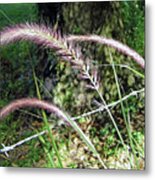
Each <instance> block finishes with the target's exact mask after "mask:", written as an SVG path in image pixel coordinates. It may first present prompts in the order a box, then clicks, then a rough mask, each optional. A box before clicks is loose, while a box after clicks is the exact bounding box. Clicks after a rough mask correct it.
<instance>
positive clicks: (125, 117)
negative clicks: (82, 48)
mask: <svg viewBox="0 0 155 180" xmlns="http://www.w3.org/2000/svg"><path fill="white" fill-rule="evenodd" d="M109 55H110V60H111V64H112V69H113V72H114V77H115V82H116V86H117V92H118V96H119V99H122V94H121V90H120V86H119V82H118V76H117V73H116V69H115V64H114V60H113V57H112V55H111V53H110V51H109ZM120 105H121V111H122V114H123V119H124V121H125V125H126V129H127V133H128V137H129V141H130V146H131V149H132V151H133V153H134V157H135V159H136V164H137V157H136V153H135V148H134V145H133V141H132V134H131V130H130V119H129V118H127V115H126V113H125V107H124V104H123V102H122V101H121V102H120ZM127 119H128V120H127ZM130 163H131V158H130ZM131 164H132V163H131Z"/></svg>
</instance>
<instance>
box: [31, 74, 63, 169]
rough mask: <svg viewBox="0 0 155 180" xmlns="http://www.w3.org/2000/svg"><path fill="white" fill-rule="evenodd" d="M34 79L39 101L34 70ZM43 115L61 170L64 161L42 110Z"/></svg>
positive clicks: (39, 96)
mask: <svg viewBox="0 0 155 180" xmlns="http://www.w3.org/2000/svg"><path fill="white" fill-rule="evenodd" d="M33 77H34V81H35V86H36V91H37V96H38V98H39V99H41V95H40V91H39V86H38V82H37V79H36V75H35V71H34V70H33ZM42 115H43V120H44V123H45V127H46V129H47V130H48V133H49V136H50V139H51V142H52V146H53V148H54V150H55V153H56V156H57V158H58V164H59V167H60V168H63V165H62V161H61V158H60V155H59V152H58V148H57V145H56V142H55V139H54V137H53V134H52V130H51V129H50V125H49V124H48V120H47V117H46V113H45V111H43V110H42Z"/></svg>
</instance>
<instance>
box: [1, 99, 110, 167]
mask: <svg viewBox="0 0 155 180" xmlns="http://www.w3.org/2000/svg"><path fill="white" fill-rule="evenodd" d="M25 107H33V108H34V107H36V108H41V109H45V110H48V111H49V112H51V113H54V114H55V115H57V116H58V117H59V118H62V119H63V120H64V121H67V122H68V123H69V124H70V125H71V126H72V127H73V128H74V130H75V131H76V132H77V133H78V135H79V136H80V137H81V139H82V140H83V141H84V142H85V143H86V144H87V146H88V147H89V149H90V150H91V151H92V152H93V153H94V155H95V156H96V157H97V159H98V160H99V162H100V163H101V165H102V166H103V167H104V168H105V169H107V167H106V165H105V164H104V162H103V161H102V159H101V157H100V155H99V153H98V152H97V150H96V149H95V147H94V145H93V144H92V142H91V141H90V140H89V138H88V137H87V136H86V135H85V134H84V132H83V131H82V130H81V128H80V127H79V126H78V125H77V123H76V122H75V121H73V120H71V118H70V117H69V116H68V115H66V114H65V113H63V112H62V111H61V110H60V109H59V108H58V107H56V106H54V105H53V104H51V103H47V102H45V101H43V100H39V99H34V98H23V99H19V100H15V101H13V102H11V103H10V104H9V105H7V106H5V107H3V108H2V109H1V110H0V119H2V118H4V117H6V116H7V115H9V114H10V113H11V112H13V111H15V110H17V109H19V108H25ZM46 120H47V119H46ZM47 130H48V132H49V133H50V126H49V125H48V129H47ZM51 138H53V137H51Z"/></svg>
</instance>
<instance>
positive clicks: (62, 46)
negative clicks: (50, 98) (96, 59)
mask: <svg viewBox="0 0 155 180" xmlns="http://www.w3.org/2000/svg"><path fill="white" fill-rule="evenodd" d="M0 33H1V39H0V45H1V46H4V45H7V44H9V43H13V42H16V41H19V40H27V41H32V42H34V43H36V44H38V45H41V46H42V47H45V48H50V49H51V50H53V51H54V52H55V54H56V55H57V56H59V57H61V59H62V60H63V61H66V62H69V63H70V64H71V66H72V67H73V69H76V70H78V72H79V77H80V78H81V79H82V80H86V87H87V88H89V89H92V90H94V91H95V92H96V93H97V94H98V97H99V98H100V101H101V105H102V106H103V107H104V108H105V110H106V111H107V113H108V115H109V117H110V119H111V121H112V123H113V126H114V128H115V130H116V132H117V135H118V137H119V140H120V141H119V143H120V142H121V144H122V145H123V147H124V148H125V149H126V151H128V149H127V144H126V143H125V141H124V139H123V137H122V134H121V132H120V130H119V128H118V125H117V123H116V121H115V118H114V116H113V114H112V113H111V111H110V109H109V107H108V105H107V103H106V101H105V99H104V97H103V95H102V93H101V91H100V81H99V75H98V70H97V68H95V67H92V66H91V59H85V58H84V57H83V56H82V53H81V50H80V47H79V46H74V41H84V42H85V41H89V42H90V41H93V42H97V43H100V44H104V45H107V46H111V47H113V48H115V49H116V50H118V51H119V52H122V53H123V54H125V55H128V56H130V57H131V58H132V59H133V60H134V61H135V62H136V63H138V64H139V65H140V66H141V67H142V68H144V67H145V61H144V59H143V58H142V57H141V56H140V55H139V54H138V53H137V52H135V51H134V50H132V49H131V48H129V47H128V46H126V45H124V44H122V43H120V42H118V41H116V40H113V39H108V38H105V37H100V36H96V35H89V36H85V35H83V36H74V35H70V36H63V37H62V36H61V35H60V33H59V32H58V31H53V30H51V29H50V28H49V27H46V26H44V25H37V24H28V23H27V24H19V25H15V26H13V27H8V28H6V29H4V30H2V31H1V32H0ZM113 71H114V76H115V81H116V85H117V90H118V95H119V98H120V100H121V99H122V95H121V92H120V87H119V84H118V78H117V74H116V71H115V67H114V66H113ZM35 83H36V81H35ZM36 88H37V95H38V98H39V99H36V98H33V99H31V98H24V99H19V100H15V101H13V102H11V103H10V104H9V105H7V106H6V107H4V108H2V109H1V111H0V118H4V117H5V116H7V115H8V114H10V113H11V112H13V111H15V110H16V109H19V108H25V107H33V108H41V109H43V110H48V111H49V112H51V113H54V114H56V115H57V116H58V117H59V118H62V119H63V120H64V121H65V122H67V123H68V124H69V125H70V126H71V127H72V128H73V129H74V130H75V131H76V132H77V133H78V135H79V136H80V137H81V138H82V139H83V141H84V142H85V143H86V144H87V146H88V148H89V149H90V150H91V151H92V152H93V153H94V155H95V156H96V157H97V159H98V160H99V162H100V163H101V165H102V166H103V167H104V168H105V169H107V166H106V165H105V163H104V162H103V160H102V159H101V157H100V155H99V153H98V152H97V150H96V148H95V147H94V145H93V144H92V142H91V141H90V139H89V138H88V137H87V136H86V135H85V133H84V132H83V131H82V129H81V128H80V127H79V126H78V124H77V123H76V122H75V121H73V120H72V119H71V117H70V116H69V115H68V114H66V113H64V112H63V111H62V110H60V109H59V108H58V107H56V106H55V105H53V104H52V103H48V102H45V101H43V100H41V97H40V93H39V90H38V85H37V84H36ZM121 109H122V113H123V117H124V120H125V123H126V128H127V131H128V135H129V139H130V145H131V146H133V145H132V143H133V142H132V137H131V132H130V129H129V127H128V124H127V120H126V115H125V113H124V106H123V104H122V103H121ZM43 117H44V119H45V120H44V122H45V124H46V127H47V129H48V132H49V134H50V138H51V140H52V144H53V146H54V149H55V151H56V154H57V157H58V160H59V165H60V167H62V163H61V159H60V155H59V154H58V151H57V147H56V144H55V141H54V138H53V135H52V133H51V132H50V126H49V125H48V123H47V122H48V121H47V118H46V115H45V114H44V112H43ZM42 142H44V141H43V139H42ZM132 150H133V151H135V150H134V148H132ZM45 151H46V149H45ZM49 157H50V156H49ZM51 163H52V159H51Z"/></svg>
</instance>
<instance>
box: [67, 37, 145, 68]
mask: <svg viewBox="0 0 155 180" xmlns="http://www.w3.org/2000/svg"><path fill="white" fill-rule="evenodd" d="M67 41H69V42H70V41H79V42H86V41H88V42H95V43H99V44H103V45H107V46H110V47H113V48H115V49H116V50H118V51H119V52H121V53H123V54H125V55H127V56H129V57H131V58H132V59H133V60H134V61H135V62H137V64H139V65H140V66H141V67H142V68H143V69H144V68H145V61H144V59H143V57H141V56H140V55H139V54H138V53H137V52H136V51H134V50H133V49H131V48H129V47H128V46H127V45H124V44H122V43H121V42H119V41H116V40H114V39H108V38H105V37H102V36H98V35H69V36H68V37H67Z"/></svg>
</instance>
